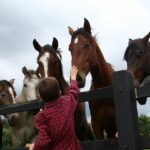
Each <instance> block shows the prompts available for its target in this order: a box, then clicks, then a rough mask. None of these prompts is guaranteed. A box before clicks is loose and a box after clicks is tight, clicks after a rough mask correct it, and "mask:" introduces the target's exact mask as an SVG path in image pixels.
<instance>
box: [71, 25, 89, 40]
mask: <svg viewBox="0 0 150 150" xmlns="http://www.w3.org/2000/svg"><path fill="white" fill-rule="evenodd" d="M79 34H81V35H83V36H85V37H87V38H91V37H92V35H91V34H90V33H88V32H87V31H85V30H84V28H79V29H77V30H76V31H74V32H73V35H72V40H74V39H75V38H76V37H77V35H79Z"/></svg>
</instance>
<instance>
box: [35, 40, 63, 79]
mask: <svg viewBox="0 0 150 150" xmlns="http://www.w3.org/2000/svg"><path fill="white" fill-rule="evenodd" d="M33 46H34V48H35V49H36V50H37V51H38V52H39V55H38V57H37V63H38V69H39V73H40V75H41V77H42V78H44V77H49V76H55V77H57V76H59V73H60V71H59V69H60V68H62V66H60V65H61V54H60V51H59V49H58V40H57V39H56V38H53V41H52V45H49V44H47V45H44V46H41V45H40V44H39V43H38V42H37V41H36V40H35V39H34V40H33Z"/></svg>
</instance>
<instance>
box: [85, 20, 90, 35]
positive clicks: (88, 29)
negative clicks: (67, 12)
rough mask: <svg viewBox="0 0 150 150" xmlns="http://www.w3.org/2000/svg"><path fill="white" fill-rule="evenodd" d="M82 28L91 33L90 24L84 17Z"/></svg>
mask: <svg viewBox="0 0 150 150" xmlns="http://www.w3.org/2000/svg"><path fill="white" fill-rule="evenodd" d="M84 30H85V31H87V32H88V33H89V34H91V26H90V23H89V21H88V20H87V19H86V18H84Z"/></svg>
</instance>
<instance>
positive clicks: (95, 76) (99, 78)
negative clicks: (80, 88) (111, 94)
mask: <svg viewBox="0 0 150 150" xmlns="http://www.w3.org/2000/svg"><path fill="white" fill-rule="evenodd" d="M96 53H97V59H98V60H97V64H96V65H95V66H94V67H92V68H91V76H92V82H93V85H94V88H101V87H105V86H108V85H111V84H112V73H113V69H112V67H111V65H110V64H108V63H107V62H106V60H105V58H104V56H103V54H102V53H101V50H100V48H99V47H98V45H97V48H96Z"/></svg>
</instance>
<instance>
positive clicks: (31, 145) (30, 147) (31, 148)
mask: <svg viewBox="0 0 150 150" xmlns="http://www.w3.org/2000/svg"><path fill="white" fill-rule="evenodd" d="M26 147H28V148H29V150H33V147H34V143H31V144H30V143H27V144H26Z"/></svg>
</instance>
